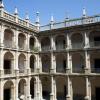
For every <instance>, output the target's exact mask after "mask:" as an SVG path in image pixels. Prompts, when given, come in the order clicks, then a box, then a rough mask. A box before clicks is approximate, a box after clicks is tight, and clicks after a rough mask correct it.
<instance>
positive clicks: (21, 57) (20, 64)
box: [18, 54, 26, 73]
mask: <svg viewBox="0 0 100 100" xmlns="http://www.w3.org/2000/svg"><path fill="white" fill-rule="evenodd" d="M25 66H26V57H25V55H24V54H20V55H19V58H18V67H19V72H20V73H24V71H25Z"/></svg>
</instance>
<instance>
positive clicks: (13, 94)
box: [10, 85, 15, 100]
mask: <svg viewBox="0 0 100 100" xmlns="http://www.w3.org/2000/svg"><path fill="white" fill-rule="evenodd" d="M14 97H15V87H14V86H13V85H12V86H11V98H10V99H11V100H14Z"/></svg>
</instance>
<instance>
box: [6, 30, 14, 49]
mask: <svg viewBox="0 0 100 100" xmlns="http://www.w3.org/2000/svg"><path fill="white" fill-rule="evenodd" d="M13 37H14V33H13V31H12V30H10V29H5V31H4V46H5V47H7V48H12V47H13V46H14V44H13Z"/></svg>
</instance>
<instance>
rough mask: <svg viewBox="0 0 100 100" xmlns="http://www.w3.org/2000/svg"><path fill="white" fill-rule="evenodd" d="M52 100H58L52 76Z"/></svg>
mask: <svg viewBox="0 0 100 100" xmlns="http://www.w3.org/2000/svg"><path fill="white" fill-rule="evenodd" d="M50 100H56V83H55V80H54V77H53V76H51V93H50Z"/></svg>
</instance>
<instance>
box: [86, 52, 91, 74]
mask: <svg viewBox="0 0 100 100" xmlns="http://www.w3.org/2000/svg"><path fill="white" fill-rule="evenodd" d="M90 72H91V68H90V54H89V53H88V51H85V73H86V74H88V73H90Z"/></svg>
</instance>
